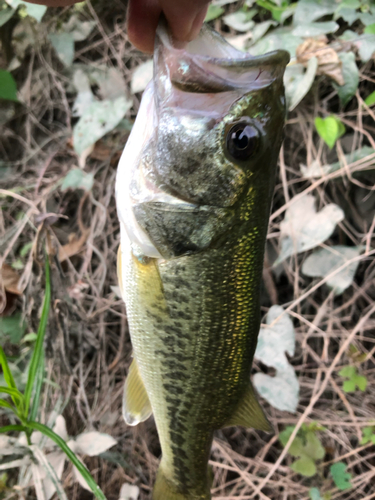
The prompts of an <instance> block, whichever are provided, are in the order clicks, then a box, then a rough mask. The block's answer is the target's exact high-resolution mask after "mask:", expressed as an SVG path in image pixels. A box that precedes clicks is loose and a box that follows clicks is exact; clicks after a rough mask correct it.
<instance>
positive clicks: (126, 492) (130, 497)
mask: <svg viewBox="0 0 375 500" xmlns="http://www.w3.org/2000/svg"><path fill="white" fill-rule="evenodd" d="M138 497H139V488H138V486H135V485H134V484H129V483H124V484H123V485H122V486H121V489H120V497H119V499H118V500H138Z"/></svg>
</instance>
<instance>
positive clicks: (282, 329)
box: [254, 305, 296, 370]
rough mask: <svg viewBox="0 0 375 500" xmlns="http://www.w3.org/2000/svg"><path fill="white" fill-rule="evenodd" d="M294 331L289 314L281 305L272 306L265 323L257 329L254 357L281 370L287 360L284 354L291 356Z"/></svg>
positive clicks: (294, 341) (293, 344) (293, 347)
mask: <svg viewBox="0 0 375 500" xmlns="http://www.w3.org/2000/svg"><path fill="white" fill-rule="evenodd" d="M295 343H296V340H295V333H294V326H293V322H292V320H291V319H290V316H289V314H287V313H285V311H284V309H283V308H282V307H281V306H277V305H276V306H272V307H271V308H270V310H269V311H268V314H267V319H266V325H265V326H263V327H262V328H261V329H260V331H259V337H258V344H257V348H256V351H255V355H254V356H255V358H256V359H259V361H262V363H264V364H265V365H267V366H273V367H274V368H276V370H282V369H284V368H285V367H286V366H288V364H289V362H288V359H287V357H286V355H285V353H286V352H287V353H288V354H289V356H293V354H294V349H295Z"/></svg>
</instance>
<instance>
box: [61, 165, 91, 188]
mask: <svg viewBox="0 0 375 500" xmlns="http://www.w3.org/2000/svg"><path fill="white" fill-rule="evenodd" d="M93 184H94V175H93V174H92V173H87V172H84V171H83V170H82V169H80V168H72V170H70V171H69V172H68V173H67V175H66V176H65V177H64V180H63V182H62V185H61V190H62V191H65V190H66V189H83V190H84V191H91V189H92V186H93Z"/></svg>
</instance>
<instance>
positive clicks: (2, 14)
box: [0, 7, 15, 27]
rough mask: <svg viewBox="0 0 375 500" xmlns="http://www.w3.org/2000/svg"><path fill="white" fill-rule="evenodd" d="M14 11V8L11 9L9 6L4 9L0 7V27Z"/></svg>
mask: <svg viewBox="0 0 375 500" xmlns="http://www.w3.org/2000/svg"><path fill="white" fill-rule="evenodd" d="M14 13H15V9H12V8H10V7H8V8H6V9H1V8H0V27H1V26H3V25H4V24H5V23H7V22H8V21H9V19H10V18H11V17H12V16H13V14H14Z"/></svg>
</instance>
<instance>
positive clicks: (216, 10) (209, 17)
mask: <svg viewBox="0 0 375 500" xmlns="http://www.w3.org/2000/svg"><path fill="white" fill-rule="evenodd" d="M224 12H225V10H224V9H223V8H222V7H220V6H218V5H209V7H208V10H207V14H206V17H205V19H204V22H205V23H208V22H210V21H213V20H214V19H217V18H218V17H219V16H221V14H223V13H224Z"/></svg>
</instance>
